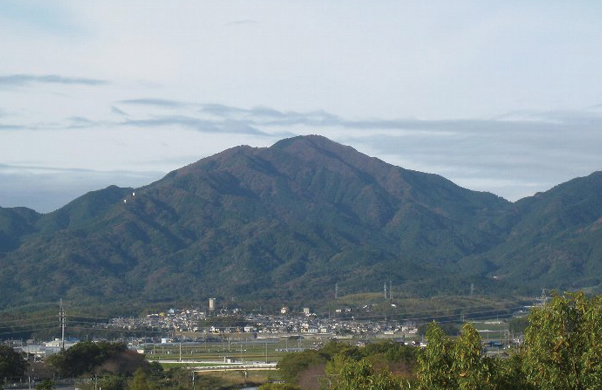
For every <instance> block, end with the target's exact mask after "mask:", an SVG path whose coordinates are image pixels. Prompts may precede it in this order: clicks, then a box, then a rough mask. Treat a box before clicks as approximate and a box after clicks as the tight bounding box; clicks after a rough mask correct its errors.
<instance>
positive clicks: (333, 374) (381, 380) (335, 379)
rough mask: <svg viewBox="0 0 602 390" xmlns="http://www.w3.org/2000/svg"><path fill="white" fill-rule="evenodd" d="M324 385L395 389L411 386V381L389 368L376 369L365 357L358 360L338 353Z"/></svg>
mask: <svg viewBox="0 0 602 390" xmlns="http://www.w3.org/2000/svg"><path fill="white" fill-rule="evenodd" d="M327 372H328V376H327V377H326V380H325V381H324V382H325V383H324V385H325V386H327V387H328V389H330V390H394V389H403V388H410V383H409V382H408V381H406V380H403V379H401V378H398V377H395V376H393V375H392V374H391V372H390V371H387V370H379V371H376V370H374V368H373V367H372V365H371V364H370V363H368V362H367V361H366V360H365V359H362V360H359V361H356V360H353V359H350V358H347V357H345V356H343V355H337V356H335V358H334V361H333V362H331V363H330V364H329V367H328V369H327Z"/></svg>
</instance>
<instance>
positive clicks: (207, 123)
mask: <svg viewBox="0 0 602 390" xmlns="http://www.w3.org/2000/svg"><path fill="white" fill-rule="evenodd" d="M122 124H124V125H128V126H136V127H166V126H167V127H168V126H181V127H185V128H188V129H191V130H196V131H200V132H204V133H235V134H251V135H268V134H267V133H265V132H263V131H261V130H259V129H257V128H255V127H253V126H251V125H250V124H249V123H247V122H244V121H236V120H226V121H211V120H204V119H199V118H193V117H188V116H160V117H155V118H149V119H128V120H125V121H123V122H122Z"/></svg>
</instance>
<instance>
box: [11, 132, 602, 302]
mask: <svg viewBox="0 0 602 390" xmlns="http://www.w3.org/2000/svg"><path fill="white" fill-rule="evenodd" d="M600 182H601V180H600V174H594V175H592V176H590V177H589V178H583V179H576V180H574V181H572V182H569V183H566V184H564V185H561V186H559V187H557V188H555V189H553V190H551V191H549V192H547V193H544V194H539V195H537V196H535V197H532V198H527V199H524V200H521V201H519V202H516V203H510V202H508V201H506V200H504V199H502V198H500V197H497V196H495V195H492V194H489V193H483V192H475V191H470V190H467V189H464V188H461V187H459V186H457V185H455V184H453V183H452V182H450V181H449V180H447V179H445V178H443V177H441V176H438V175H432V174H425V173H420V172H416V171H411V170H406V169H403V168H399V167H395V166H392V165H389V164H387V163H385V162H383V161H381V160H378V159H376V158H371V157H368V156H366V155H363V154H361V153H359V152H357V151H356V150H354V149H353V148H350V147H347V146H343V145H340V144H337V143H335V142H332V141H330V140H328V139H326V138H324V137H320V136H304V137H295V138H290V139H285V140H283V141H280V142H278V143H276V144H274V145H273V146H271V147H269V148H251V147H248V146H240V147H236V148H232V149H228V150H226V151H224V152H222V153H219V154H216V155H214V156H211V157H208V158H205V159H202V160H200V161H198V162H196V163H194V164H191V165H188V166H186V167H183V168H181V169H178V170H176V171H173V172H171V173H169V174H168V175H166V176H165V177H164V178H163V179H161V180H159V181H157V182H155V183H152V184H150V185H148V186H146V187H142V188H137V189H132V188H118V187H115V186H112V187H108V188H105V189H103V190H99V191H94V192H90V193H88V194H86V195H83V196H82V197H80V198H78V199H76V200H74V201H73V202H71V203H69V204H68V205H66V206H65V207H63V208H61V209H59V210H57V211H55V212H53V213H49V214H45V215H40V214H37V213H35V212H33V211H31V210H27V209H0V266H1V267H2V269H3V272H2V273H1V275H0V291H2V292H3V294H0V307H3V306H7V305H15V304H17V305H18V304H25V303H29V302H36V301H40V300H44V301H48V300H58V299H59V298H60V297H63V298H67V299H72V300H75V301H79V302H135V301H143V302H156V301H201V300H203V301H204V300H205V299H206V298H207V297H209V296H217V297H220V298H227V299H235V300H238V301H241V300H242V301H245V300H246V301H251V300H259V299H261V300H280V301H283V302H286V301H292V300H295V301H310V300H328V299H332V298H333V297H334V285H335V283H336V284H338V286H339V291H341V292H342V293H353V292H361V291H375V290H377V289H379V288H380V287H381V286H382V285H383V283H384V282H386V281H389V280H390V281H391V282H392V283H393V284H394V285H395V290H396V291H399V292H400V293H404V294H412V295H423V296H428V295H433V294H437V293H442V292H448V293H449V292H459V291H465V290H466V285H467V284H470V283H475V284H477V285H478V286H480V288H481V290H485V289H487V290H488V291H490V292H500V291H503V292H509V291H514V290H516V289H524V283H527V282H528V283H529V284H528V287H529V288H530V289H531V290H532V289H535V288H540V287H542V286H545V287H557V286H560V285H562V286H564V285H567V286H568V285H570V283H573V284H575V283H576V284H575V285H579V284H581V285H588V286H594V285H597V283H599V281H597V279H596V278H595V277H591V276H588V275H589V273H590V272H593V271H596V270H598V267H599V266H598V265H597V263H598V261H597V259H598V258H599V253H600V252H599V250H600V248H599V246H598V245H597V242H600V240H596V238H597V235H598V234H599V229H598V226H599V224H600V215H599V214H600V212H601V210H602V208H601V207H600V205H601V203H600V202H601V198H600V195H599V194H600V191H599V189H600ZM538 267H539V268H538ZM546 267H547V268H546ZM567 269H570V270H572V271H571V272H572V273H571V274H570V277H571V279H570V280H569V279H566V278H563V279H562V280H561V281H560V279H559V278H558V277H559V276H560V275H567V273H566V272H567ZM554 283H556V284H555V285H554ZM567 283H568V284H567Z"/></svg>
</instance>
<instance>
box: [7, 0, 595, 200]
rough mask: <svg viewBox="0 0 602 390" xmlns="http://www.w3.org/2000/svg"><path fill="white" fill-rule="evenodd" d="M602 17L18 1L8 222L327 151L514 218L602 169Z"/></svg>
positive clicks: (296, 0) (258, 0) (13, 25)
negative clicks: (308, 139)
mask: <svg viewBox="0 0 602 390" xmlns="http://www.w3.org/2000/svg"><path fill="white" fill-rule="evenodd" d="M600 20H602V3H600V2H598V1H593V0H592V1H587V0H583V1H568V0H566V1H564V0H545V1H544V0H542V1H537V0H532V1H524V0H520V1H513V0H499V1H498V0H489V1H480V0H473V1H464V0H455V1H447V0H440V1H436V0H432V1H423V0H416V1H403V0H397V1H388V0H374V1H369V2H368V1H354V0H329V1H315V0H273V1H267V0H254V1H249V0H240V1H234V0H202V1H174V0H171V1H167V0H165V1H163V0H161V1H158V0H157V1H155V0H128V1H122V0H119V1H117V0H103V1H80V0H73V1H68V0H64V1H61V0H57V1H52V2H49V1H46V0H37V1H34V0H2V1H0V49H1V51H0V53H2V54H1V57H0V58H1V61H0V206H1V207H17V206H25V207H30V208H33V209H35V210H37V211H39V212H50V211H53V210H55V209H57V208H59V207H61V206H63V205H65V204H67V203H68V202H69V201H71V200H73V199H75V198H77V197H78V196H80V195H83V194H84V193H86V192H88V191H91V190H97V189H100V188H104V187H106V186H108V185H112V184H115V185H119V186H124V187H139V186H142V185H146V184H149V183H151V182H152V181H155V180H158V179H159V178H161V177H163V176H164V175H165V174H166V173H168V172H170V171H172V170H174V169H177V168H179V167H182V166H184V165H187V164H190V163H192V162H194V161H197V160H200V159H202V158H204V157H207V156H210V155H212V154H215V153H218V152H220V151H222V150H224V149H227V148H230V147H234V146H237V145H243V144H245V145H251V146H255V147H266V146H270V145H272V144H273V143H275V142H276V141H278V140H280V139H282V138H287V137H292V136H296V135H303V134H320V135H323V136H326V137H328V138H330V139H332V140H334V141H336V142H340V143H343V144H345V145H349V146H352V147H354V148H355V149H357V150H358V151H360V152H362V153H365V154H368V155H370V156H375V157H378V158H380V159H382V160H384V161H386V162H388V163H391V164H394V165H397V166H401V167H404V168H407V169H414V170H418V171H422V172H429V173H436V174H439V175H442V176H444V177H446V178H448V179H450V180H452V181H453V182H455V183H456V184H458V185H460V186H463V187H466V188H469V189H472V190H478V191H489V192H492V193H494V194H497V195H499V196H502V197H504V198H506V199H508V200H511V201H515V200H518V199H520V198H523V197H526V196H530V195H533V194H535V193H536V192H538V191H546V190H548V189H550V188H552V187H553V186H555V185H557V184H560V183H562V182H565V181H567V180H570V179H572V178H575V177H580V176H586V175H588V174H590V173H592V172H594V171H598V170H602V153H601V152H600V151H602V50H600V42H602V23H600Z"/></svg>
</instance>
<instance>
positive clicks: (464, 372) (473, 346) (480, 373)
mask: <svg viewBox="0 0 602 390" xmlns="http://www.w3.org/2000/svg"><path fill="white" fill-rule="evenodd" d="M429 343H430V341H429ZM451 369H452V374H453V375H454V376H456V381H457V384H458V386H457V388H458V389H460V390H479V389H482V390H486V389H493V388H494V387H495V383H496V381H495V379H496V378H495V373H494V365H493V362H492V361H491V360H490V359H488V358H487V357H485V356H484V355H483V350H482V347H481V337H480V336H479V333H478V332H477V330H476V329H475V328H474V326H472V324H468V323H467V324H464V326H463V327H462V333H461V334H460V338H459V339H458V340H457V341H456V343H455V346H454V352H453V363H452V367H451Z"/></svg>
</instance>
